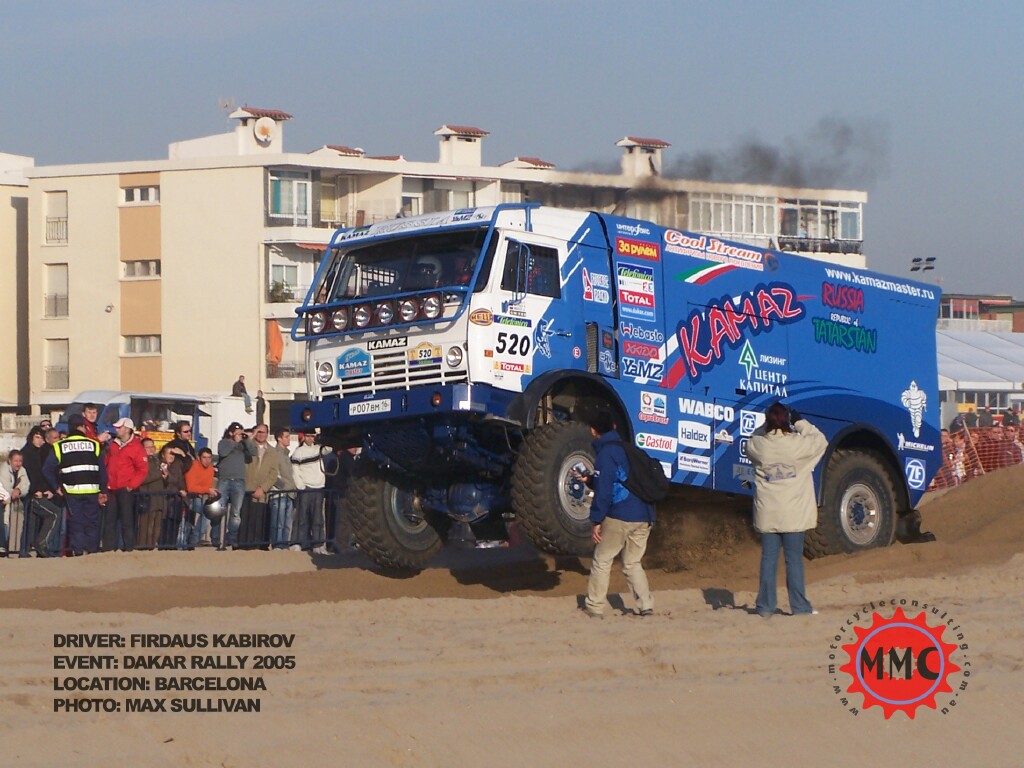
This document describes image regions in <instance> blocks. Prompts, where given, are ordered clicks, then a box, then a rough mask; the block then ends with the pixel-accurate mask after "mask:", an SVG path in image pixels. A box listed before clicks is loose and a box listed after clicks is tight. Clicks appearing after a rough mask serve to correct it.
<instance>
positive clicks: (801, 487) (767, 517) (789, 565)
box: [747, 403, 828, 619]
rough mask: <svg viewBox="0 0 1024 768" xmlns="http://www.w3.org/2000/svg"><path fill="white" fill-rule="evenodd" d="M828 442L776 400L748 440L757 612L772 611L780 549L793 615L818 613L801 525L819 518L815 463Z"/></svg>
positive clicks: (812, 523)
mask: <svg viewBox="0 0 1024 768" xmlns="http://www.w3.org/2000/svg"><path fill="white" fill-rule="evenodd" d="M827 447H828V441H827V440H826V439H825V436H824V435H823V434H821V431H820V430H819V429H818V428H817V427H815V426H814V425H813V424H811V423H810V422H809V421H807V420H806V419H803V418H801V417H800V415H799V414H797V413H796V411H790V410H789V409H787V408H786V406H784V405H783V404H782V403H774V404H773V405H771V406H770V407H769V408H768V410H767V411H766V412H765V422H764V425H763V426H762V427H759V428H758V429H757V430H756V431H755V432H754V434H753V436H752V437H751V438H750V440H749V441H748V442H747V457H748V458H749V459H750V461H751V462H752V463H753V464H754V473H755V474H754V528H755V529H756V530H757V531H758V532H759V533H760V534H761V584H760V587H759V588H758V591H757V613H758V615H759V616H762V617H764V618H766V619H768V618H771V617H772V616H773V615H774V614H775V611H776V608H777V605H776V598H775V581H776V579H777V577H778V570H779V550H780V549H781V550H782V552H783V555H784V556H785V560H786V588H787V589H788V591H789V609H790V611H792V612H793V615H797V614H806V613H817V611H815V610H814V608H812V607H811V603H810V601H809V600H808V599H807V595H806V594H804V561H803V556H804V531H806V530H809V529H811V528H813V527H814V526H815V525H817V523H818V504H817V500H816V499H815V496H814V477H813V474H814V468H815V467H816V466H817V464H818V462H819V461H821V457H822V456H823V455H824V453H825V449H826V448H827Z"/></svg>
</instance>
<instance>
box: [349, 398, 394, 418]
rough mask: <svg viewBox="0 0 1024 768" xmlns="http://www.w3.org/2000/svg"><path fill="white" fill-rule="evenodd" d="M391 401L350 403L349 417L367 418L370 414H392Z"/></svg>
mask: <svg viewBox="0 0 1024 768" xmlns="http://www.w3.org/2000/svg"><path fill="white" fill-rule="evenodd" d="M390 412H391V401H390V400H366V401H365V402H362V403H349V406H348V415H349V416H366V415H367V414H370V413H390Z"/></svg>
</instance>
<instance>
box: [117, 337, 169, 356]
mask: <svg viewBox="0 0 1024 768" xmlns="http://www.w3.org/2000/svg"><path fill="white" fill-rule="evenodd" d="M121 338H122V340H123V346H124V354H126V355H159V354H160V337H159V336H157V335H153V336H122V337H121Z"/></svg>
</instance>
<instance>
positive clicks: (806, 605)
mask: <svg viewBox="0 0 1024 768" xmlns="http://www.w3.org/2000/svg"><path fill="white" fill-rule="evenodd" d="M780 549H781V550H782V554H783V557H785V559H786V589H787V590H788V591H789V610H790V611H792V613H793V615H794V616H795V615H797V614H800V613H810V612H811V611H812V610H814V609H813V608H812V607H811V603H810V602H809V601H808V600H807V595H806V594H804V532H803V531H799V532H798V533H762V534H761V586H760V587H759V588H758V590H757V612H758V614H759V615H761V616H771V615H772V614H773V613H775V610H776V608H778V605H777V603H776V599H775V582H776V580H777V579H778V574H779V550H780Z"/></svg>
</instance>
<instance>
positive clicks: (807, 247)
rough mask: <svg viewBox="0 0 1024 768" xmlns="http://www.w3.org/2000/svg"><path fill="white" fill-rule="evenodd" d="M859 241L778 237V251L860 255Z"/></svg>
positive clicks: (861, 243) (860, 245)
mask: <svg viewBox="0 0 1024 768" xmlns="http://www.w3.org/2000/svg"><path fill="white" fill-rule="evenodd" d="M863 245H864V244H863V242H861V241H860V240H833V239H831V238H827V237H791V236H789V235H779V250H780V251H794V252H796V253H857V254H859V253H861V248H862V247H863Z"/></svg>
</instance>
